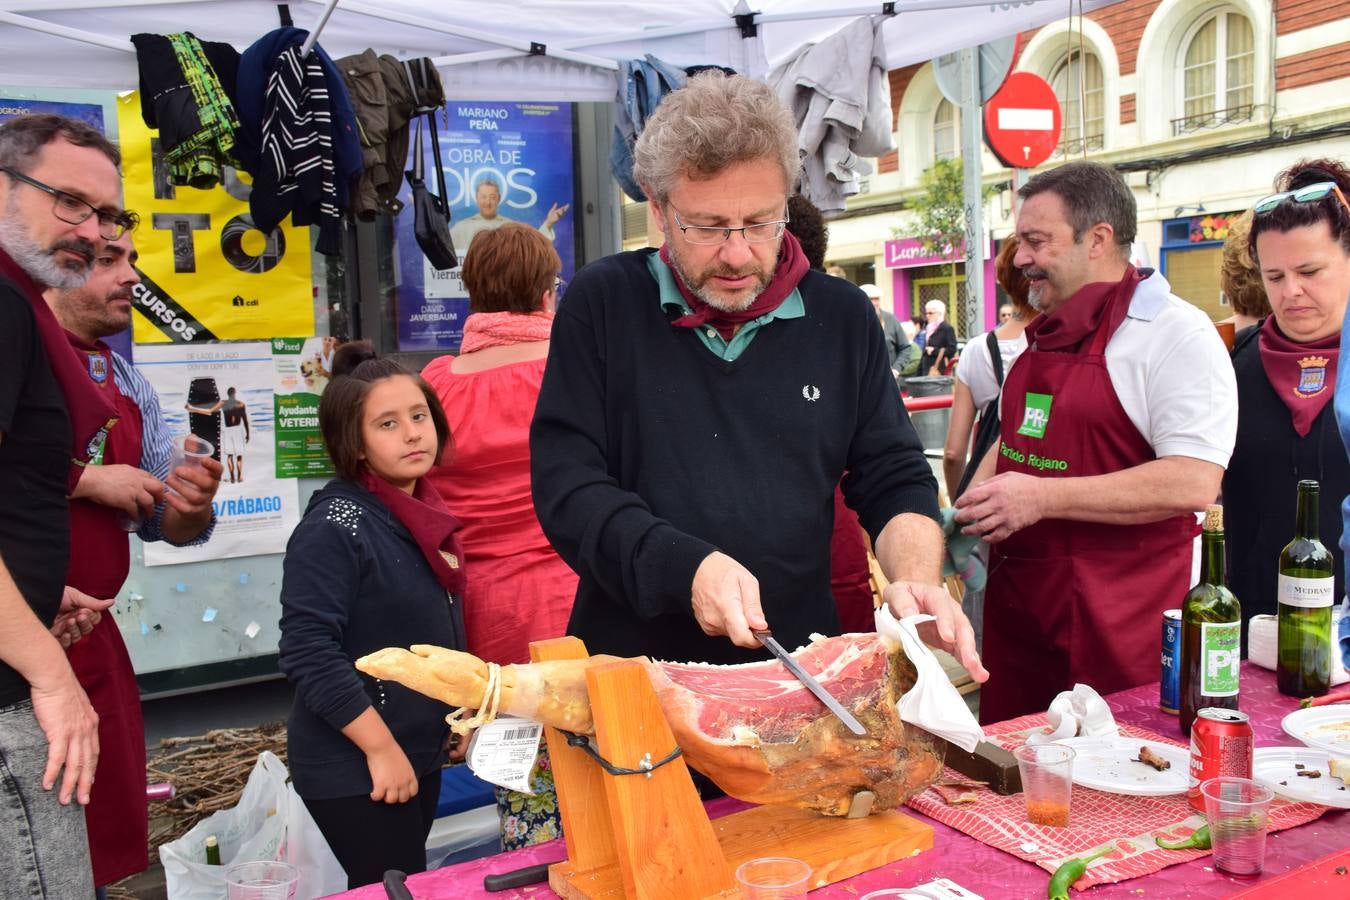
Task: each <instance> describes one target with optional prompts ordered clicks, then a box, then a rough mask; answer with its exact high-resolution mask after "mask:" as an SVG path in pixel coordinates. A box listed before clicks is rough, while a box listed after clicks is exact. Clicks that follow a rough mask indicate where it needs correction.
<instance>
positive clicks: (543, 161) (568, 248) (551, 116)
mask: <svg viewBox="0 0 1350 900" xmlns="http://www.w3.org/2000/svg"><path fill="white" fill-rule="evenodd" d="M447 109H448V111H449V118H450V124H449V127H448V128H445V127H442V126H440V124H439V122H438V128H440V145H441V162H442V164H443V166H444V169H445V187H446V193H447V194H448V195H449V202H450V209H451V214H452V220H451V227H450V237H451V239H452V240H453V241H454V245H455V252H456V253H457V254H458V255H459V259H460V262H461V263H462V262H463V260H464V254H465V253H467V252H468V250H469V243H470V241H472V240H473V237H474V235H476V234H478V233H479V232H480V231H484V230H486V229H489V228H498V227H500V226H502V225H504V224H506V223H507V222H522V223H524V224H526V225H529V226H531V227H533V228H538V229H539V230H540V231H541V232H543V234H544V235H545V236H546V237H548V238H549V239H550V240H552V241H553V246H554V247H555V248H556V249H557V251H558V256H559V257H561V259H562V277H563V278H564V279H567V278H570V277H571V274H572V271H573V268H574V266H575V260H576V247H575V245H576V231H575V225H576V210H575V209H574V208H573V196H574V194H573V191H574V184H573V174H572V104H570V103H497V102H479V101H469V100H451V101H450V102H449V103H448V104H447ZM412 128H413V140H412V141H411V142H410V146H411V147H413V148H415V147H416V134H417V124H416V123H413V126H412ZM422 140H423V151H422V153H423V157H424V160H425V163H424V165H425V168H426V173H425V180H426V183H427V185H428V189H429V190H431V191H432V192H433V193H435V192H436V191H437V188H436V175H435V161H434V159H433V157H432V152H431V147H430V136H429V134H427V132H426V124H425V121H424V122H423V139H422ZM412 152H415V150H414V151H410V156H409V158H410V160H411V154H412ZM408 168H409V169H412V163H411V162H409V164H408ZM403 199H404V200H405V202H407V203H408V206H407V207H406V208H405V209H404V210H403V212H402V213H400V214H399V216H398V218H397V220H396V246H395V254H396V256H397V259H398V275H399V282H398V287H397V289H396V292H395V294H396V303H397V310H398V346H399V349H400V350H458V349H459V344H460V340H461V339H462V338H463V335H464V319H465V318H466V317H467V316H468V314H469V300H468V297H469V295H468V292H467V291H466V290H465V289H464V282H463V279H462V278H461V277H460V271H461V270H460V269H459V268H455V269H448V270H445V271H437V270H436V269H433V268H432V267H431V264H430V263H429V262H427V260H426V257H425V256H423V255H422V252H421V250H420V249H419V248H418V246H417V241H416V239H415V238H414V237H413V210H412V203H411V188H410V187H408V186H407V184H406V183H405V185H404V190H403Z"/></svg>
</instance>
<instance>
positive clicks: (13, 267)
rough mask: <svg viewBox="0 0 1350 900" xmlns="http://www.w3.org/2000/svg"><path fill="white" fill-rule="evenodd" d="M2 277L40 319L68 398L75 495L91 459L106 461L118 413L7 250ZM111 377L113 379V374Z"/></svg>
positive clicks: (0, 254)
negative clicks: (107, 449)
mask: <svg viewBox="0 0 1350 900" xmlns="http://www.w3.org/2000/svg"><path fill="white" fill-rule="evenodd" d="M0 276H3V277H5V278H8V279H9V280H10V281H12V282H14V284H15V285H17V286H18V288H19V291H20V292H21V293H22V294H23V295H24V297H25V298H26V299H27V300H28V305H29V306H30V307H31V308H32V310H33V318H34V319H35V320H37V328H38V335H39V336H40V337H41V338H42V348H43V349H44V350H46V351H47V360H48V363H49V364H50V365H51V367H52V374H53V375H55V376H56V383H57V385H58V386H59V387H60V388H61V394H62V396H63V397H65V401H66V412H67V414H68V415H69V416H70V434H71V444H70V463H71V465H70V470H69V473H68V475H67V477H66V490H67V492H73V491H74V490H75V484H76V482H78V481H79V480H80V476H81V475H82V474H83V473H84V467H85V466H86V465H88V464H89V462H90V461H91V460H94V461H97V460H99V459H101V458H102V456H103V446H104V444H105V443H106V442H107V439H108V430H109V429H110V428H112V427H113V426H114V425H116V424H117V418H118V416H117V410H116V409H115V408H114V407H113V404H112V401H111V400H110V399H109V398H108V396H107V394H106V393H105V392H104V391H100V390H99V389H98V387H97V385H95V384H94V382H93V380H92V379H90V377H89V371H88V368H87V363H85V362H84V361H83V360H82V359H81V358H80V356H79V354H77V353H76V352H75V350H74V349H73V348H72V347H71V346H70V342H69V340H67V338H66V332H65V329H64V328H62V327H61V323H60V322H58V321H56V315H55V314H54V313H53V312H52V310H51V307H50V306H48V305H47V301H46V300H44V299H43V297H42V288H41V287H39V286H38V284H37V282H35V281H34V280H33V279H32V278H30V277H28V273H27V272H25V271H24V270H23V269H22V268H20V267H19V264H18V263H16V262H15V261H14V260H13V259H11V258H10V255H9V254H8V253H6V252H4V251H3V250H0ZM109 375H110V377H111V373H109Z"/></svg>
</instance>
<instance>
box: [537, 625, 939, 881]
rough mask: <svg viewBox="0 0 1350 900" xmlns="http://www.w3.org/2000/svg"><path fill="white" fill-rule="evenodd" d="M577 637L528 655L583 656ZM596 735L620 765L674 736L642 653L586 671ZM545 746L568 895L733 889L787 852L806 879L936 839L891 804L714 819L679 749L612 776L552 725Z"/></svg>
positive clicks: (885, 859) (663, 747)
mask: <svg viewBox="0 0 1350 900" xmlns="http://www.w3.org/2000/svg"><path fill="white" fill-rule="evenodd" d="M588 655H589V654H588V653H587V652H586V646H585V645H584V644H583V643H582V642H581V641H580V640H578V639H576V638H572V637H564V638H557V639H555V640H549V641H537V642H535V643H533V644H531V645H530V657H531V659H533V660H534V661H535V662H544V661H548V660H560V659H585V658H587V656H588ZM586 686H587V690H588V693H589V694H590V701H591V712H592V715H593V716H594V719H595V742H596V747H597V750H598V751H599V753H600V755H601V756H602V757H604V758H605V759H607V760H609V761H610V762H611V763H612V764H613V765H615V766H619V767H622V768H632V769H636V768H640V767H641V766H642V765H643V760H644V757H645V758H646V759H647V762H648V764H649V765H650V764H651V763H652V762H654V761H657V760H660V759H662V758H663V757H665V756H666V754H668V753H670V752H671V750H672V749H674V747H675V738H674V737H673V736H672V735H671V732H670V726H669V725H668V724H667V723H666V719H665V715H664V714H663V713H662V712H661V706H660V704H659V703H658V701H657V699H656V692H655V691H653V690H652V685H651V681H650V680H649V679H648V678H647V673H646V671H645V669H644V668H643V666H642V664H641V663H638V662H635V661H630V660H624V661H620V662H613V663H606V664H603V665H598V666H594V667H592V668H590V669H588V670H587V672H586ZM547 735H548V737H547V739H548V752H549V758H550V761H551V762H550V764H551V766H552V768H553V775H554V780H555V782H556V784H557V789H558V806H559V810H560V812H561V814H562V824H563V834H564V837H565V838H566V841H567V859H565V860H563V861H562V862H559V863H555V864H554V865H552V866H550V867H549V879H548V883H549V887H551V888H552V889H553V890H554V891H555V892H556V893H557V894H558V895H559V896H560V897H564V898H566V900H583V898H584V900H601V898H604V900H618V898H625V900H703V898H710V897H737V896H739V895H740V891H739V888H738V887H737V885H736V876H735V872H736V867H737V866H739V865H740V864H741V863H743V862H746V861H747V860H751V859H755V858H757V857H762V856H790V857H793V858H796V859H800V860H802V861H803V862H805V863H806V864H807V865H809V866H810V867H811V870H812V871H811V878H810V881H809V883H808V888H810V889H813V888H817V887H822V886H824V885H826V884H832V883H834V882H836V881H842V880H843V879H845V878H851V877H853V876H854V875H857V874H859V873H861V872H865V871H868V870H870V869H875V868H877V867H879V866H883V865H886V864H887V863H891V862H895V861H896V860H899V859H903V858H906V857H909V856H912V855H914V854H916V853H918V852H920V851H922V850H929V849H932V846H933V829H932V827H931V826H929V825H927V824H924V823H922V822H918V821H915V820H914V819H912V818H910V817H909V816H906V815H905V814H904V813H901V812H897V811H895V810H887V811H885V812H881V813H877V814H874V815H870V816H866V817H863V818H859V819H845V818H838V817H834V816H822V815H820V814H819V813H816V812H813V811H811V810H804V809H796V808H794V807H787V806H758V807H754V808H752V809H747V810H744V811H742V812H738V813H733V814H731V815H728V816H723V817H722V818H720V819H717V820H716V821H710V820H709V819H708V814H707V813H706V812H705V811H704V809H703V803H702V802H701V801H700V800H699V796H698V792H697V791H696V790H695V789H694V783H693V781H692V780H691V779H690V777H689V768H688V766H686V765H685V762H684V759H683V758H682V757H677V758H676V759H674V760H672V761H671V762H669V763H667V764H665V765H662V766H659V767H657V768H655V769H654V770H652V771H651V772H648V773H646V774H643V775H617V776H616V775H610V774H609V773H607V772H606V771H605V770H604V769H602V768H601V767H600V766H599V765H598V764H597V763H596V761H595V760H593V759H591V758H590V757H589V756H587V755H586V753H585V752H584V751H583V750H581V749H580V748H578V747H573V746H570V745H569V744H568V743H567V737H566V736H565V735H563V734H561V733H560V732H559V731H558V730H557V729H555V728H549V729H547Z"/></svg>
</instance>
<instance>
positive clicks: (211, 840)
mask: <svg viewBox="0 0 1350 900" xmlns="http://www.w3.org/2000/svg"><path fill="white" fill-rule="evenodd" d="M218 843H219V842H218V841H217V840H216V836H215V835H214V834H208V835H207V836H206V841H205V844H206V846H208V847H215V846H216V845H217V844H218Z"/></svg>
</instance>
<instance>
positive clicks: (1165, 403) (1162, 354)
mask: <svg viewBox="0 0 1350 900" xmlns="http://www.w3.org/2000/svg"><path fill="white" fill-rule="evenodd" d="M1145 271H1147V270H1145ZM1023 358H1025V354H1024V356H1023ZM1020 361H1021V360H1020V359H1019V362H1020ZM1106 370H1107V373H1108V374H1109V375H1110V378H1111V386H1112V387H1114V388H1115V391H1116V395H1117V396H1118V397H1119V398H1120V404H1121V406H1123V407H1124V408H1125V414H1126V415H1127V416H1129V419H1130V421H1131V422H1133V423H1134V426H1135V427H1136V428H1138V429H1139V433H1140V434H1141V435H1143V436H1144V439H1145V440H1147V441H1148V443H1149V445H1150V446H1151V447H1152V448H1153V452H1154V453H1155V454H1156V455H1157V456H1158V457H1159V458H1162V457H1164V456H1187V457H1191V458H1193V459H1203V460H1205V461H1206V462H1212V463H1214V464H1216V465H1219V466H1223V467H1225V468H1226V467H1227V466H1228V458H1229V457H1230V456H1232V454H1233V443H1234V441H1235V440H1236V439H1237V414H1238V401H1237V378H1236V377H1235V376H1234V374H1233V363H1232V361H1231V360H1230V359H1229V358H1228V351H1227V349H1226V348H1225V347H1224V345H1223V341H1222V340H1221V339H1220V338H1219V333H1218V330H1217V329H1216V328H1215V327H1214V323H1213V322H1211V321H1210V318H1209V316H1207V315H1205V314H1204V313H1203V312H1201V311H1200V310H1199V309H1198V308H1197V307H1195V306H1192V305H1191V304H1189V303H1187V302H1186V301H1184V300H1182V299H1181V298H1180V297H1176V296H1174V295H1173V294H1172V293H1171V286H1170V285H1168V283H1167V279H1165V278H1163V276H1162V275H1161V274H1159V273H1158V272H1152V273H1151V274H1149V276H1148V278H1146V279H1145V280H1144V281H1143V282H1141V283H1140V284H1139V287H1138V288H1136V289H1135V293H1134V298H1133V299H1132V300H1131V301H1130V310H1129V313H1128V314H1127V315H1126V318H1125V321H1123V322H1121V324H1120V327H1119V328H1118V329H1116V333H1115V334H1114V335H1112V336H1111V341H1110V343H1108V344H1107V345H1106Z"/></svg>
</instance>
